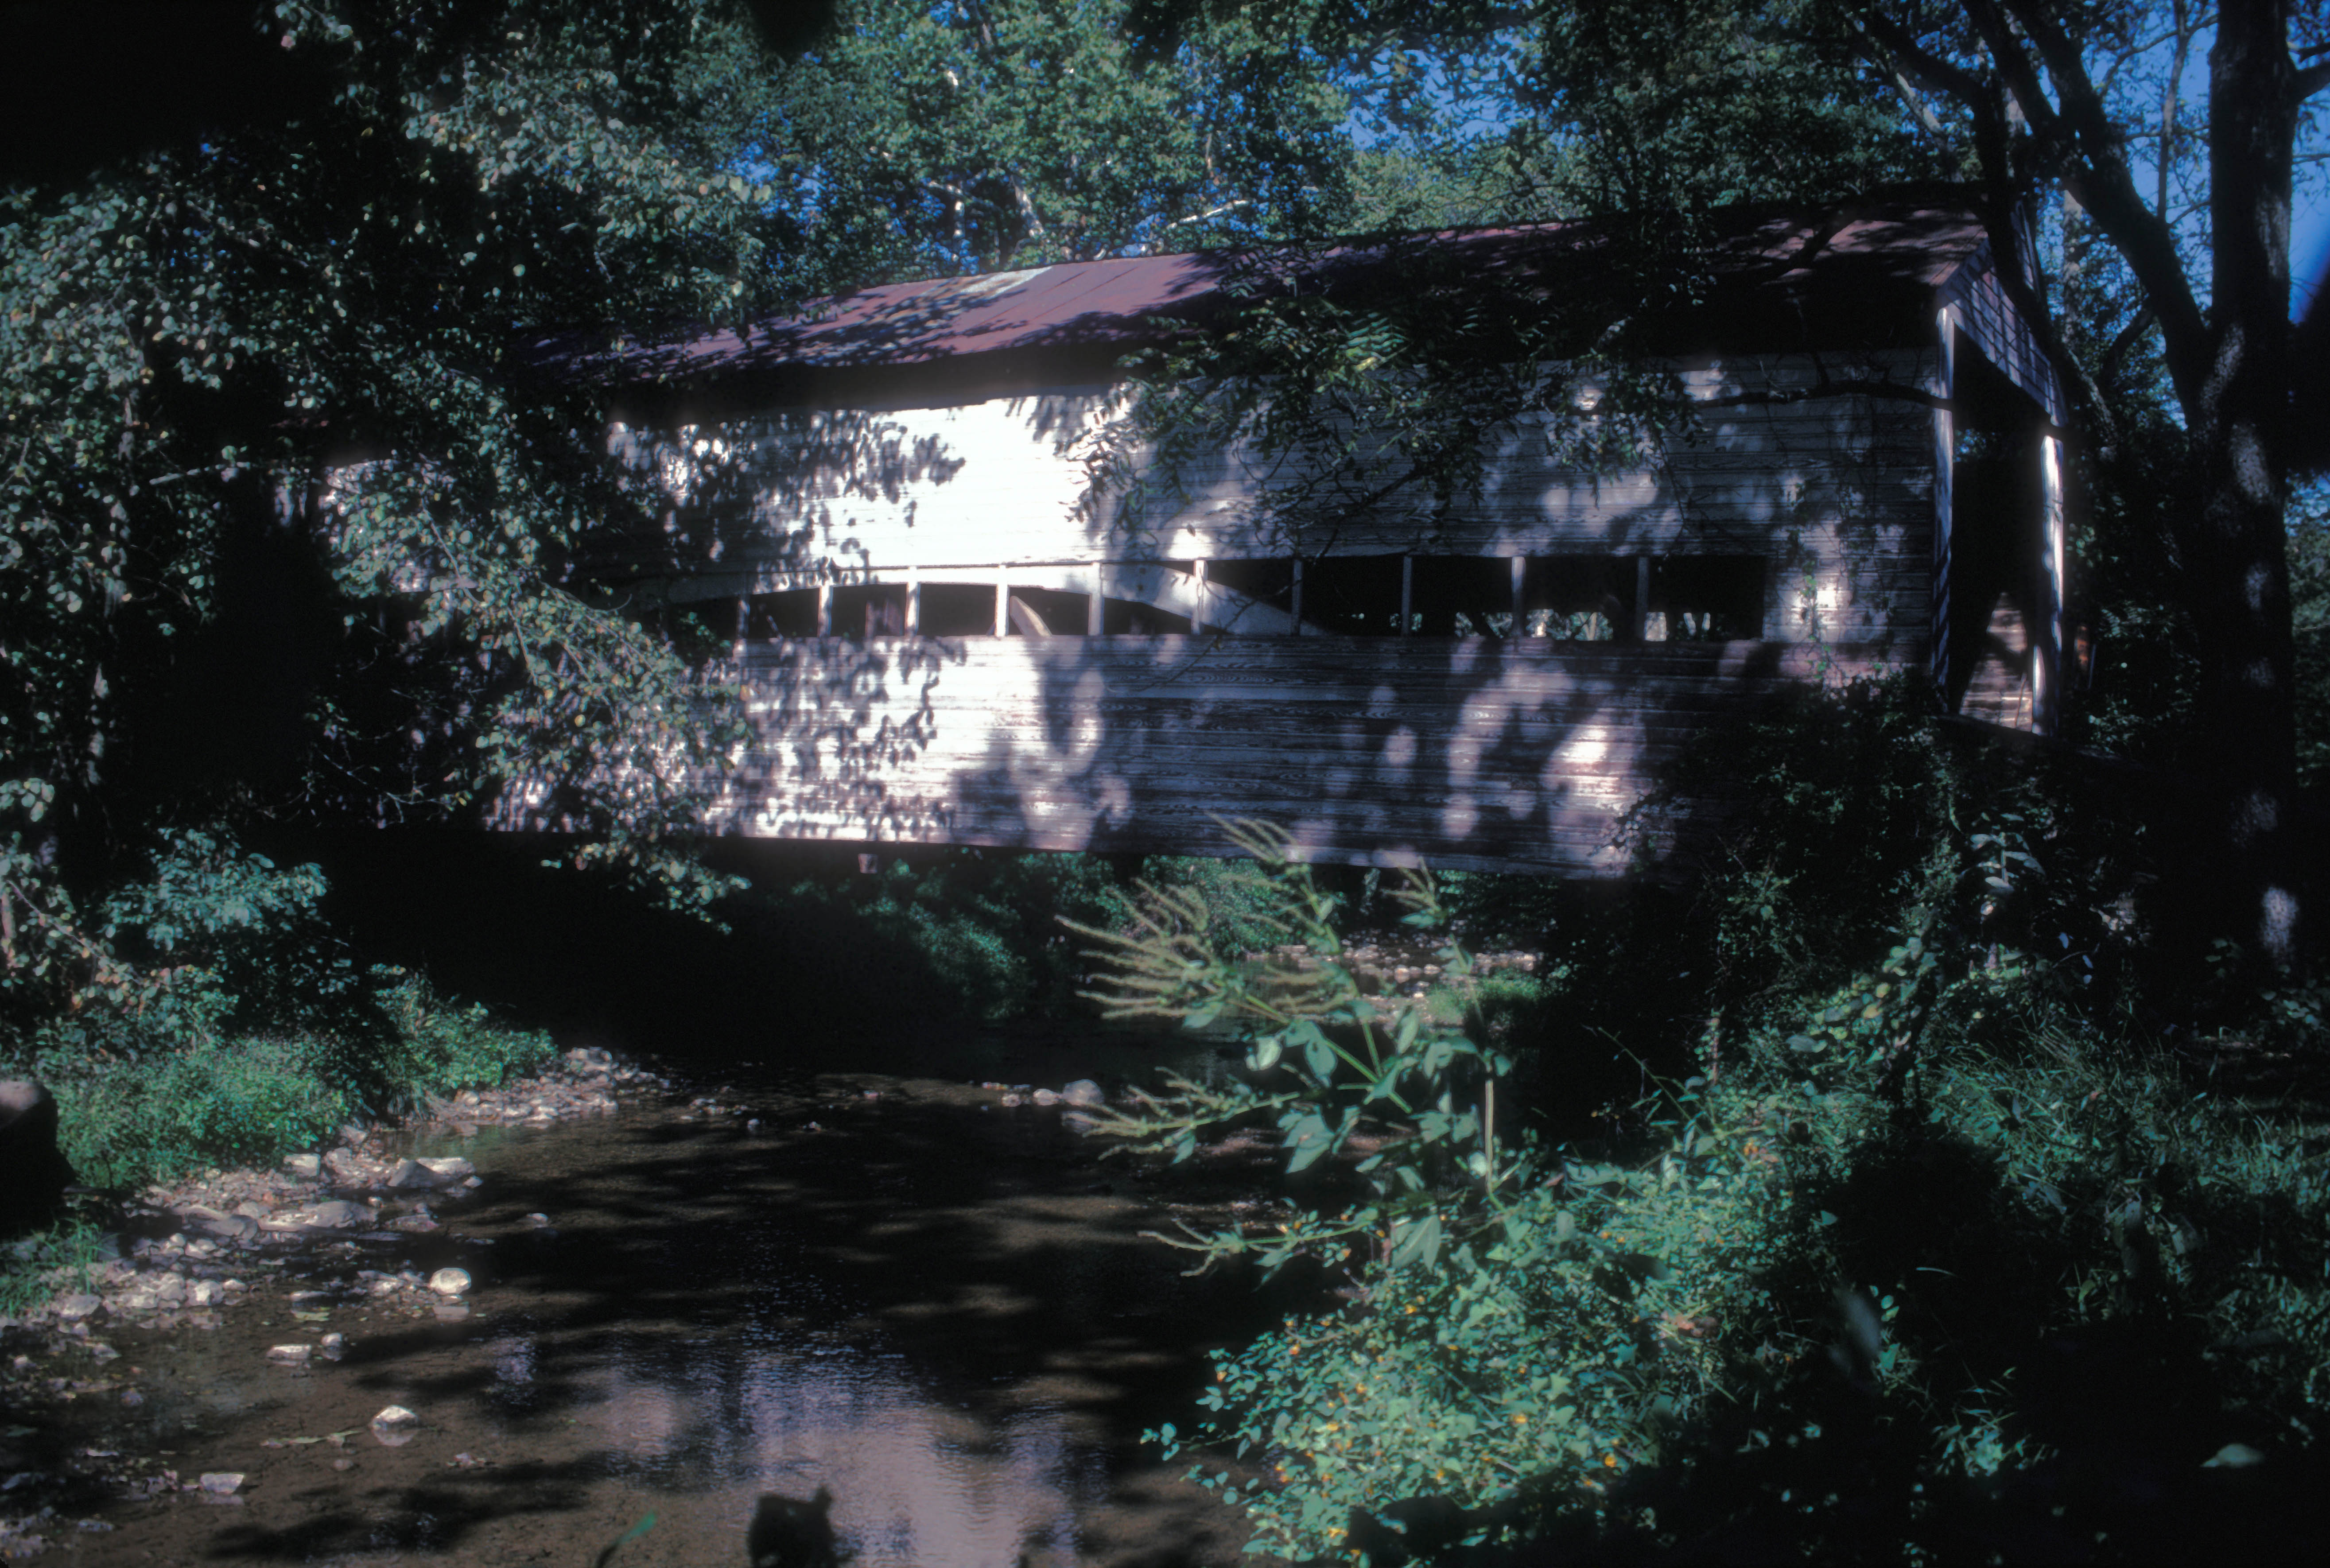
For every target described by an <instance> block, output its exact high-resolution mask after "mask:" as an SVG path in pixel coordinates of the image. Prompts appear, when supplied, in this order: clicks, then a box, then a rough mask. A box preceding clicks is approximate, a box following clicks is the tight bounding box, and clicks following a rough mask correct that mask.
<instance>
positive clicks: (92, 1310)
mask: <svg viewBox="0 0 2330 1568" xmlns="http://www.w3.org/2000/svg"><path fill="white" fill-rule="evenodd" d="M104 1305H105V1299H104V1298H103V1297H101V1296H92V1295H90V1293H89V1292H88V1291H86V1290H78V1291H75V1292H74V1293H73V1294H72V1295H70V1296H65V1297H61V1298H59V1299H58V1301H57V1318H58V1321H60V1322H63V1323H80V1322H83V1321H86V1320H87V1319H88V1318H91V1317H94V1316H95V1315H96V1313H97V1309H98V1308H100V1307H102V1306H104Z"/></svg>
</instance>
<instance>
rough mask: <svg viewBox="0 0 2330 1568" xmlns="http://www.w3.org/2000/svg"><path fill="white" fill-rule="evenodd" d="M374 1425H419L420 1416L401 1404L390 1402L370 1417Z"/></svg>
mask: <svg viewBox="0 0 2330 1568" xmlns="http://www.w3.org/2000/svg"><path fill="white" fill-rule="evenodd" d="M372 1424H373V1425H374V1426H419V1425H420V1424H421V1418H420V1417H419V1416H417V1415H415V1414H413V1413H412V1412H411V1411H409V1410H407V1409H405V1408H404V1407H403V1405H401V1404H392V1405H389V1406H387V1407H386V1408H384V1410H382V1412H380V1413H379V1414H378V1415H376V1416H374V1417H373V1418H372Z"/></svg>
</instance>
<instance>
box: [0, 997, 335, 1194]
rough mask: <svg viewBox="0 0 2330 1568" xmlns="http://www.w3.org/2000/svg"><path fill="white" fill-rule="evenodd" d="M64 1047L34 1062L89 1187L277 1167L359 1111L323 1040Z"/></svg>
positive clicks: (66, 1146) (68, 1148)
mask: <svg viewBox="0 0 2330 1568" xmlns="http://www.w3.org/2000/svg"><path fill="white" fill-rule="evenodd" d="M77 1044H78V1042H71V1041H61V1042H59V1043H57V1044H52V1047H51V1049H49V1050H48V1051H45V1052H43V1053H41V1054H40V1055H39V1056H38V1057H36V1058H35V1059H34V1060H33V1063H31V1064H30V1067H31V1072H32V1074H33V1076H36V1077H38V1078H40V1079H41V1080H43V1082H46V1083H47V1084H48V1086H49V1090H50V1092H51V1093H52V1094H54V1095H55V1096H56V1097H57V1109H58V1111H59V1114H60V1127H61V1141H62V1145H63V1148H64V1153H65V1157H66V1158H67V1159H69V1160H70V1161H71V1163H72V1167H73V1169H74V1171H75V1172H76V1173H77V1174H78V1175H79V1176H80V1178H81V1181H82V1182H84V1183H86V1184H88V1185H93V1186H107V1187H128V1186H137V1185H143V1184H145V1183H147V1182H152V1181H162V1180H167V1179H169V1178H171V1177H173V1176H177V1175H179V1174H180V1173H182V1172H184V1171H185V1170H187V1169H189V1168H191V1167H195V1166H199V1165H219V1164H229V1163H238V1162H245V1161H248V1162H253V1163H261V1164H268V1163H272V1162H273V1160H274V1159H275V1157H277V1156H278V1155H279V1154H280V1153H281V1152H282V1151H284V1150H286V1149H291V1148H301V1147H303V1146H305V1145H307V1144H309V1143H313V1142H315V1141H317V1139H319V1138H323V1137H324V1136H325V1135H327V1133H329V1132H330V1131H331V1129H334V1128H336V1127H337V1126H338V1125H339V1124H340V1123H341V1122H342V1121H344V1120H346V1119H347V1117H348V1116H349V1115H350V1114H351V1113H352V1112H353V1110H355V1097H354V1095H353V1093H352V1092H351V1091H350V1090H349V1089H348V1088H347V1087H345V1086H335V1085H334V1083H333V1082H331V1066H332V1063H333V1062H334V1060H335V1058H336V1052H335V1051H334V1050H333V1049H332V1048H331V1047H329V1046H327V1044H325V1043H323V1042H320V1041H318V1040H317V1039H315V1038H314V1037H311V1036H298V1035H293V1036H257V1037H251V1036H246V1037H242V1038H238V1039H230V1040H213V1041H200V1042H197V1043H194V1044H189V1045H185V1046H181V1047H179V1048H177V1049H175V1050H172V1049H165V1048H155V1047H149V1048H148V1049H147V1050H146V1051H144V1052H141V1053H137V1054H135V1055H117V1054H111V1053H108V1054H95V1053H88V1052H86V1051H83V1050H79V1049H76V1048H75V1046H76V1045H77Z"/></svg>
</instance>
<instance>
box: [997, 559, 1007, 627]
mask: <svg viewBox="0 0 2330 1568" xmlns="http://www.w3.org/2000/svg"><path fill="white" fill-rule="evenodd" d="M995 635H996V636H998V637H1009V636H1010V635H1011V569H1010V568H1009V567H1008V566H999V567H997V568H996V569H995Z"/></svg>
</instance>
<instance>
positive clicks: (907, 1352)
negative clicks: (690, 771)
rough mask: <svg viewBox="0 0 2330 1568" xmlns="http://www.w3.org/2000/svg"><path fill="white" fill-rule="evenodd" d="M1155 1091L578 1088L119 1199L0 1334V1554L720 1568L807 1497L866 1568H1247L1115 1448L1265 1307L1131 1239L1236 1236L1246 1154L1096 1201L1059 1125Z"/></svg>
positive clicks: (651, 1079)
mask: <svg viewBox="0 0 2330 1568" xmlns="http://www.w3.org/2000/svg"><path fill="white" fill-rule="evenodd" d="M1156 1062H1157V1057H1156V1054H1155V1050H1154V1046H1153V1044H1147V1043H1123V1042H1118V1043H1113V1044H1112V1043H1108V1042H1095V1041H1093V1040H1083V1039H1075V1040H1066V1041H1064V1040H1062V1039H1059V1038H1052V1039H1037V1038H1032V1037H1031V1038H1021V1039H1001V1038H999V1039H996V1040H991V1041H989V1042H986V1043H985V1044H983V1045H981V1046H980V1047H979V1048H978V1049H977V1050H974V1051H971V1052H970V1053H965V1052H962V1051H960V1050H958V1051H955V1052H952V1053H949V1054H947V1055H946V1056H945V1057H944V1058H943V1064H944V1067H945V1069H946V1071H947V1072H948V1073H949V1076H945V1077H941V1076H937V1075H936V1072H937V1067H938V1063H937V1062H935V1061H934V1062H933V1063H932V1068H933V1071H932V1072H929V1073H927V1074H923V1073H917V1072H915V1071H914V1068H913V1067H912V1065H911V1064H910V1065H908V1066H907V1067H906V1068H905V1070H904V1071H901V1072H892V1073H864V1072H831V1073H810V1072H791V1073H788V1072H776V1071H772V1070H766V1069H760V1068H753V1067H750V1066H745V1067H738V1068H736V1069H734V1075H733V1076H732V1077H726V1078H724V1079H722V1080H719V1081H716V1082H694V1083H690V1082H686V1081H684V1080H683V1079H681V1078H680V1077H679V1076H678V1075H677V1074H671V1073H666V1072H658V1071H656V1070H654V1069H652V1068H649V1067H645V1066H636V1065H625V1064H621V1063H616V1062H614V1061H613V1060H611V1058H609V1057H607V1056H605V1055H604V1054H603V1053H570V1055H569V1057H568V1059H567V1061H566V1062H565V1063H564V1066H563V1068H562V1071H561V1072H558V1073H556V1074H554V1075H553V1076H552V1077H549V1078H547V1079H545V1080H541V1081H536V1082H530V1083H526V1084H522V1085H516V1086H514V1087H513V1088H511V1089H509V1090H506V1091H497V1092H495V1093H490V1094H484V1095H468V1096H464V1097H462V1099H461V1100H459V1101H457V1102H453V1103H450V1104H447V1105H444V1106H441V1107H439V1108H437V1110H436V1112H435V1114H434V1115H433V1116H432V1117H431V1119H430V1120H429V1121H428V1123H427V1124H426V1125H422V1126H419V1127H415V1128H410V1129H349V1131H348V1133H347V1134H346V1137H345V1138H344V1139H343V1141H342V1142H341V1143H340V1144H339V1145H338V1146H337V1147H336V1148H331V1149H329V1150H327V1151H323V1152H322V1153H320V1154H318V1155H314V1156H309V1157H295V1159H293V1160H292V1161H289V1162H287V1164H286V1167H285V1168H283V1169H281V1170H278V1171H271V1172H256V1171H235V1172H221V1173H212V1174H210V1175H208V1176H206V1177H205V1178H204V1179H203V1180H201V1181H198V1182H192V1183H188V1184H185V1185H180V1186H176V1187H173V1188H169V1189H156V1190H154V1191H151V1192H148V1193H147V1194H145V1195H142V1196H141V1198H140V1201H139V1202H138V1203H137V1204H134V1205H133V1206H132V1210H131V1213H130V1215H129V1222H128V1225H127V1226H126V1228H125V1231H124V1244H123V1247H122V1255H121V1256H120V1257H119V1258H118V1260H116V1261H111V1262H109V1263H108V1264H106V1265H104V1266H103V1267H102V1268H101V1269H100V1270H99V1273H98V1277H97V1279H96V1281H95V1288H94V1289H89V1290H82V1291H73V1292H69V1293H68V1294H67V1295H66V1296H64V1297H63V1298H62V1299H59V1300H58V1301H56V1302H55V1303H53V1304H52V1306H51V1307H50V1308H48V1309H46V1310H44V1311H43V1312H41V1313H37V1314H34V1315H33V1316H32V1317H31V1318H27V1319H25V1320H23V1321H19V1322H14V1323H10V1324H8V1325H6V1326H5V1328H0V1340H4V1341H5V1344H0V1358H5V1365H0V1404H4V1405H5V1410H0V1476H5V1480H0V1488H5V1490H0V1552H5V1554H7V1555H9V1556H11V1557H31V1556H44V1557H49V1558H51V1559H52V1560H73V1561H81V1562H91V1563H195V1562H202V1563H261V1562H266V1563H282V1562H287V1561H296V1562H311V1563H374V1562H403V1561H442V1562H449V1563H450V1562H459V1563H532V1562H543V1561H548V1562H565V1563H578V1564H579V1563H588V1562H592V1561H593V1560H594V1559H595V1558H597V1557H598V1555H599V1554H600V1553H601V1550H602V1549H604V1548H606V1547H608V1546H609V1545H610V1544H612V1543H614V1542H615V1541H617V1539H618V1538H619V1537H624V1536H625V1535H627V1533H629V1532H633V1531H637V1532H638V1533H637V1534H636V1535H630V1538H629V1539H627V1540H625V1541H624V1544H622V1545H621V1546H620V1548H619V1549H618V1551H617V1552H616V1554H614V1556H613V1557H612V1558H611V1559H610V1561H611V1563H612V1564H615V1565H618V1568H630V1565H633V1564H638V1565H645V1564H652V1563H667V1564H682V1563H686V1564H702V1563H721V1562H732V1561H735V1562H741V1561H743V1560H744V1536H745V1532H746V1530H747V1528H748V1527H750V1525H751V1521H752V1519H753V1516H754V1513H755V1509H756V1508H757V1507H760V1506H761V1499H762V1497H764V1496H770V1495H776V1496H781V1497H792V1498H804V1499H805V1498H809V1497H811V1496H812V1495H813V1494H814V1493H815V1492H816V1491H817V1490H818V1489H819V1488H825V1489H826V1490H827V1491H828V1492H829V1495H830V1497H831V1498H832V1502H831V1505H830V1518H831V1522H832V1525H833V1527H834V1529H835V1530H836V1532H837V1533H838V1537H839V1539H840V1541H841V1542H842V1544H844V1545H846V1546H847V1547H848V1548H849V1549H850V1550H852V1551H854V1552H855V1554H856V1556H855V1558H854V1560H855V1561H856V1562H857V1563H861V1564H864V1565H866V1568H876V1565H878V1564H886V1563H896V1564H905V1563H920V1564H936V1563H949V1564H962V1565H964V1568H975V1565H978V1564H982V1563H998V1564H1009V1563H1018V1562H1021V1561H1025V1562H1028V1563H1034V1564H1043V1563H1095V1564H1103V1563H1104V1564H1115V1565H1123V1568H1131V1565H1134V1564H1150V1565H1155V1568H1164V1565H1166V1564H1198V1563H1232V1562H1241V1561H1249V1560H1250V1559H1246V1558H1243V1557H1242V1556H1241V1555H1240V1552H1239V1547H1240V1545H1241V1544H1242V1542H1243V1538H1244V1534H1245V1532H1244V1529H1243V1527H1242V1524H1241V1522H1240V1520H1239V1518H1238V1517H1237V1516H1236V1515H1235V1514H1234V1513H1232V1512H1231V1511H1229V1510H1227V1509H1226V1508H1224V1507H1221V1506H1220V1505H1218V1504H1217V1503H1216V1502H1215V1501H1214V1499H1213V1498H1212V1497H1211V1495H1210V1494H1208V1493H1207V1492H1206V1491H1204V1490H1202V1489H1201V1488H1197V1487H1195V1486H1193V1485H1191V1484H1189V1482H1187V1481H1186V1480H1184V1479H1183V1478H1181V1476H1180V1474H1179V1467H1178V1466H1177V1467H1172V1468H1170V1469H1169V1468H1166V1467H1160V1466H1158V1465H1156V1464H1155V1463H1153V1461H1152V1457H1151V1456H1145V1455H1144V1454H1143V1453H1142V1452H1141V1451H1140V1450H1139V1449H1138V1447H1137V1444H1136V1443H1135V1441H1134V1440H1135V1439H1136V1438H1137V1436H1138V1433H1139V1431H1141V1428H1142V1427H1143V1426H1145V1425H1153V1424H1156V1423H1157V1422H1160V1421H1166V1420H1173V1419H1177V1418H1179V1419H1182V1420H1185V1421H1186V1419H1187V1415H1186V1412H1187V1411H1188V1408H1189V1402H1190V1400H1191V1399H1192V1398H1193V1397H1194V1395H1195V1393H1197V1391H1198V1388H1199V1387H1200V1386H1202V1379H1203V1375H1204V1367H1203V1360H1202V1357H1203V1353H1204V1351H1205V1350H1207V1349H1208V1348H1210V1347H1212V1346H1219V1345H1223V1344H1227V1343H1232V1342H1236V1341H1238V1340H1242V1339H1243V1338H1245V1337H1249V1336H1250V1335H1251V1334H1253V1333H1254V1332H1255V1331H1257V1330H1258V1329H1259V1328H1260V1327H1264V1325H1265V1324H1266V1323H1268V1322H1270V1321H1272V1320H1274V1318H1276V1317H1277V1316H1279V1315H1280V1314H1281V1313H1283V1311H1284V1310H1286V1308H1288V1306H1289V1305H1291V1304H1293V1302H1294V1301H1295V1300H1296V1299H1297V1298H1296V1297H1295V1296H1294V1295H1293V1294H1292V1293H1291V1292H1292V1291H1293V1289H1295V1287H1293V1286H1289V1287H1287V1288H1284V1289H1279V1290H1276V1291H1270V1292H1263V1291H1256V1290H1255V1289H1254V1288H1253V1286H1252V1283H1251V1281H1249V1280H1227V1279H1219V1278H1217V1279H1210V1280H1189V1279H1184V1278H1182V1277H1181V1276H1180V1274H1179V1270H1180V1268H1181V1267H1182V1266H1183V1262H1184V1261H1183V1259H1182V1257H1181V1256H1180V1255H1179V1254H1176V1253H1173V1252H1169V1251H1168V1250H1166V1249H1164V1248H1162V1247H1160V1246H1159V1245H1157V1244H1156V1243H1155V1242H1150V1241H1146V1240H1143V1239H1142V1238H1141V1232H1142V1231H1144V1230H1154V1229H1157V1228H1159V1226H1160V1223H1162V1222H1164V1221H1165V1220H1167V1219H1169V1218H1170V1217H1171V1216H1173V1215H1177V1214H1178V1215H1179V1216H1182V1217H1186V1218H1189V1219H1192V1220H1194V1221H1196V1222H1198V1223H1217V1222H1219V1221H1222V1220H1224V1219H1227V1218H1230V1217H1232V1216H1238V1215H1243V1216H1245V1217H1248V1218H1254V1217H1259V1211H1261V1210H1263V1209H1264V1208H1266V1206H1267V1204H1266V1203H1265V1201H1264V1200H1263V1199H1261V1198H1260V1197H1258V1196H1257V1195H1256V1193H1257V1191H1258V1190H1259V1187H1260V1185H1261V1183H1262V1181H1263V1180H1264V1178H1265V1177H1266V1176H1267V1174H1268V1170H1269V1156H1268V1151H1267V1148H1266V1147H1265V1146H1264V1144H1263V1143H1262V1142H1261V1141H1260V1140H1258V1139H1254V1138H1232V1139H1228V1140H1226V1141H1225V1142H1223V1143H1221V1144H1218V1145H1216V1146H1213V1147H1212V1148H1208V1149H1207V1150H1206V1151H1205V1152H1204V1153H1203V1155H1202V1156H1201V1157H1199V1158H1198V1159H1197V1160H1195V1161H1193V1162H1191V1163H1190V1164H1189V1165H1188V1166H1185V1167H1175V1168H1174V1169H1172V1170H1170V1171H1160V1170H1156V1169H1139V1168H1135V1167H1132V1165H1130V1164H1129V1163H1127V1162H1124V1161H1118V1160H1112V1161H1109V1162H1107V1163H1105V1164H1103V1163H1102V1161H1101V1160H1100V1158H1099V1155H1100V1149H1099V1148H1098V1147H1097V1146H1096V1140H1094V1139H1093V1138H1089V1137H1086V1136H1084V1130H1085V1129H1087V1128H1088V1126H1089V1118H1090V1116H1091V1115H1092V1113H1093V1111H1094V1109H1095V1107H1094V1105H1092V1103H1091V1101H1093V1100H1095V1099H1097V1098H1099V1096H1100V1094H1101V1085H1102V1084H1103V1083H1105V1084H1108V1085H1109V1086H1110V1087H1111V1089H1112V1090H1113V1089H1115V1088H1118V1087H1121V1086H1122V1084H1123V1083H1124V1082H1127V1081H1128V1080H1129V1079H1130V1078H1132V1077H1134V1076H1136V1075H1137V1076H1139V1077H1142V1078H1145V1077H1146V1075H1147V1072H1148V1071H1149V1070H1150V1069H1151V1068H1152V1067H1153V1066H1154V1065H1155V1064H1156ZM966 1065H968V1066H970V1068H971V1070H972V1071H974V1072H976V1073H977V1076H975V1077H973V1078H971V1080H970V1081H968V1082H966V1081H964V1079H963V1078H961V1076H958V1074H960V1073H961V1072H963V1071H964V1070H965V1067H966ZM1078 1080H1084V1082H1081V1083H1079V1082H1077V1081H1078ZM1095 1081H1097V1082H1095ZM1052 1085H1057V1086H1058V1087H1057V1088H1054V1087H1050V1086H1052ZM649 1516H653V1520H654V1522H653V1524H651V1525H645V1526H644V1528H642V1525H643V1522H644V1521H646V1520H647V1519H648V1518H649Z"/></svg>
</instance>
